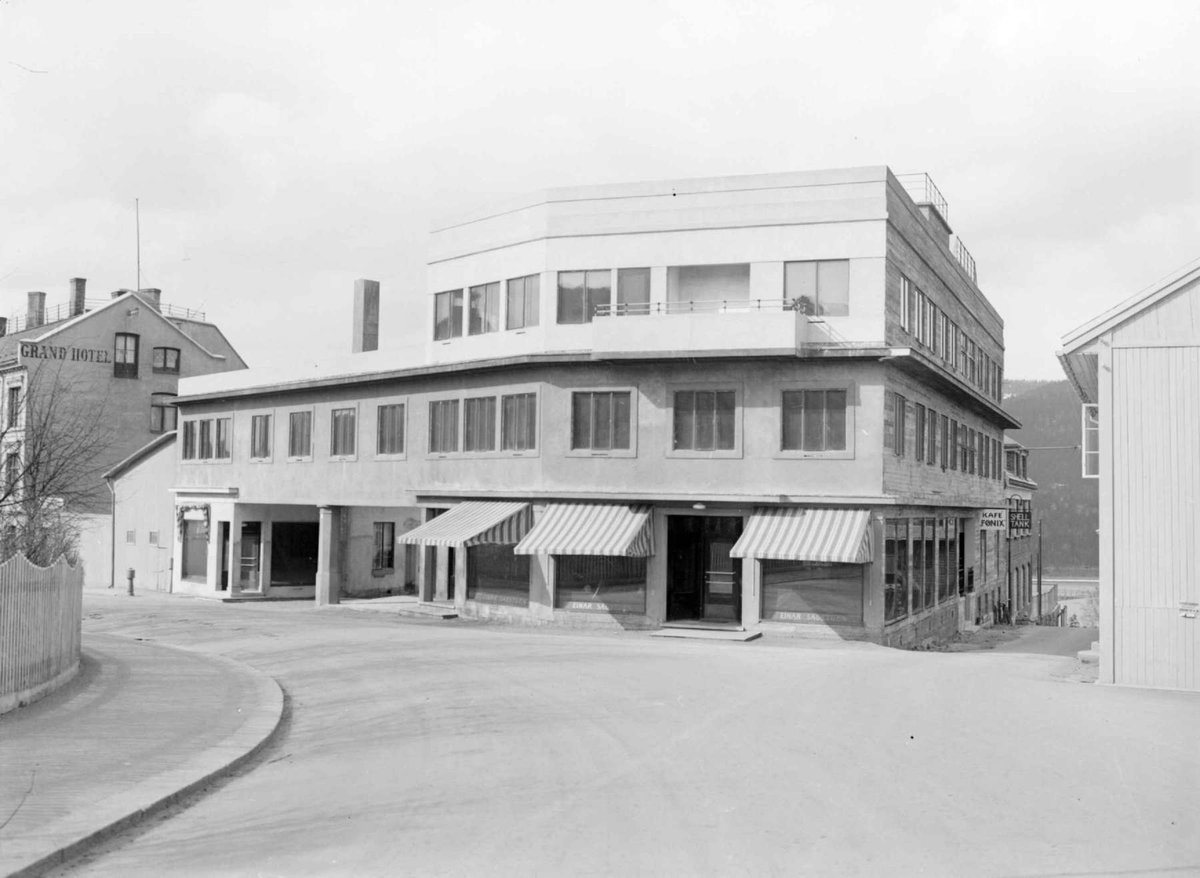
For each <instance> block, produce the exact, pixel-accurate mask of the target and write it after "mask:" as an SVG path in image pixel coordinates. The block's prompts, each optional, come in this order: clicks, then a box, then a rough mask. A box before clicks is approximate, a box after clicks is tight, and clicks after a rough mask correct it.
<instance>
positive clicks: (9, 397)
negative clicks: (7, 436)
mask: <svg viewBox="0 0 1200 878" xmlns="http://www.w3.org/2000/svg"><path fill="white" fill-rule="evenodd" d="M4 406H5V411H4V424H5V429H6V430H20V429H21V427H22V425H23V422H24V420H25V419H24V418H23V417H22V415H23V413H24V410H25V382H24V381H15V382H13V383H12V384H9V385H8V386H7V388H6V393H5V394H4Z"/></svg>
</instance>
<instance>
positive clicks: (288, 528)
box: [271, 521, 320, 585]
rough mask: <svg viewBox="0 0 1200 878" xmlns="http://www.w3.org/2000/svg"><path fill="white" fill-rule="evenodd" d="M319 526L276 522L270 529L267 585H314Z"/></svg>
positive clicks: (296, 522)
mask: <svg viewBox="0 0 1200 878" xmlns="http://www.w3.org/2000/svg"><path fill="white" fill-rule="evenodd" d="M319 536H320V525H319V524H318V523H317V522H315V521H276V522H274V523H273V524H272V525H271V585H316V584H317V547H318V544H319Z"/></svg>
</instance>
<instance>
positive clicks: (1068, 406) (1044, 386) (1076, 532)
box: [1004, 379, 1100, 569]
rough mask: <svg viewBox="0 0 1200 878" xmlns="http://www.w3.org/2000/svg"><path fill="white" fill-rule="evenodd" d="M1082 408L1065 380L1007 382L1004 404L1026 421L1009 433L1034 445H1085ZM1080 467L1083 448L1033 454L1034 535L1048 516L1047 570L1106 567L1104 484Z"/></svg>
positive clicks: (1045, 526) (1045, 536)
mask: <svg viewBox="0 0 1200 878" xmlns="http://www.w3.org/2000/svg"><path fill="white" fill-rule="evenodd" d="M1079 406H1080V401H1079V397H1077V396H1076V395H1075V391H1074V390H1072V389H1071V385H1070V384H1069V383H1068V382H1067V381H1066V380H1065V379H1064V380H1062V381H1022V380H1015V381H1005V382H1004V408H1005V409H1006V410H1007V411H1008V412H1009V413H1011V414H1012V415H1013V416H1014V417H1016V419H1017V420H1018V421H1020V422H1021V423H1022V424H1024V427H1022V428H1021V429H1020V430H1013V431H1010V432H1009V434H1008V435H1009V436H1011V437H1012V438H1014V439H1016V440H1017V441H1018V442H1020V443H1021V444H1023V445H1025V446H1026V447H1028V448H1048V447H1057V446H1062V445H1069V446H1077V445H1079V441H1080V439H1079ZM1079 468H1080V464H1079V450H1078V449H1077V448H1069V449H1064V450H1045V451H1031V452H1030V453H1029V477H1030V478H1031V479H1033V480H1034V481H1035V482H1037V483H1038V490H1037V493H1036V494H1034V500H1033V517H1034V521H1035V524H1034V533H1036V532H1037V524H1036V521H1037V520H1038V519H1042V521H1043V525H1042V527H1043V537H1042V539H1043V553H1044V557H1043V565H1044V566H1045V567H1047V568H1057V569H1064V568H1079V567H1086V568H1095V567H1098V566H1099V565H1100V540H1099V537H1098V536H1097V534H1096V528H1097V527H1099V483H1098V482H1097V481H1096V480H1095V479H1084V478H1081V477H1080V475H1079Z"/></svg>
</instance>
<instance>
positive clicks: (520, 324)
mask: <svg viewBox="0 0 1200 878" xmlns="http://www.w3.org/2000/svg"><path fill="white" fill-rule="evenodd" d="M540 290H541V277H540V275H536V274H530V275H526V276H525V277H514V278H512V279H510V280H509V282H508V299H507V301H506V302H505V318H504V327H505V329H526V328H527V327H530V326H537V325H538V299H539V297H540V295H541V292H540Z"/></svg>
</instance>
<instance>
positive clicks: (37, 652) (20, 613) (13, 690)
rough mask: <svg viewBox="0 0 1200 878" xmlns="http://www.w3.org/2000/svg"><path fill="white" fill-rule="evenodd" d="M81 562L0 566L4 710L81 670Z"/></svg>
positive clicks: (19, 561)
mask: <svg viewBox="0 0 1200 878" xmlns="http://www.w3.org/2000/svg"><path fill="white" fill-rule="evenodd" d="M82 619H83V566H82V565H76V566H74V567H72V566H71V565H70V564H68V563H67V560H66V558H59V559H58V561H56V562H55V563H54V564H52V565H51V566H49V567H38V566H37V565H36V564H32V563H30V562H29V561H27V560H26V559H25V558H24V557H23V556H20V555H16V556H13V557H12V558H9V559H8V560H7V561H5V562H4V563H3V564H0V713H5V712H7V711H9V710H12V709H14V708H16V707H19V706H20V705H22V704H27V703H28V702H30V701H33V700H35V699H37V698H40V697H41V696H42V695H44V694H46V693H47V692H49V691H51V690H52V689H54V688H55V687H56V686H58V685H61V684H62V683H64V682H66V681H67V680H69V679H70V678H71V677H72V676H74V674H75V672H76V671H77V670H78V669H79V641H80V629H81V625H82Z"/></svg>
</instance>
